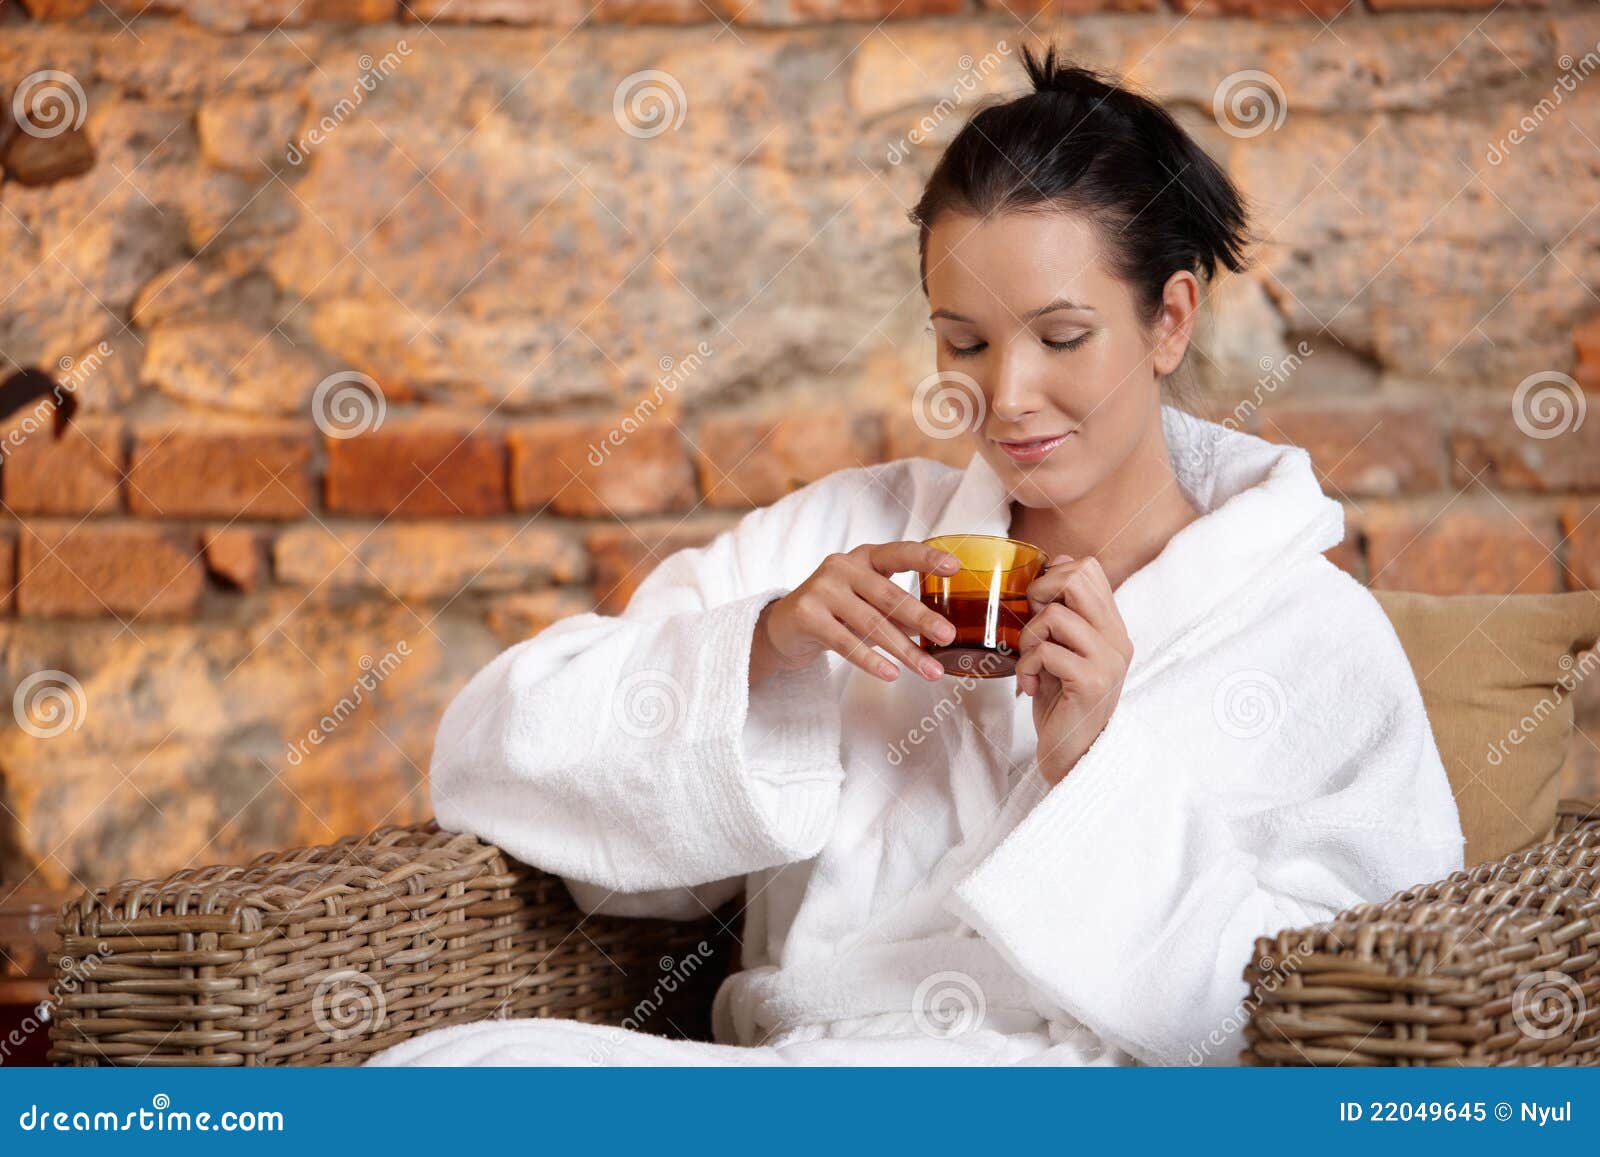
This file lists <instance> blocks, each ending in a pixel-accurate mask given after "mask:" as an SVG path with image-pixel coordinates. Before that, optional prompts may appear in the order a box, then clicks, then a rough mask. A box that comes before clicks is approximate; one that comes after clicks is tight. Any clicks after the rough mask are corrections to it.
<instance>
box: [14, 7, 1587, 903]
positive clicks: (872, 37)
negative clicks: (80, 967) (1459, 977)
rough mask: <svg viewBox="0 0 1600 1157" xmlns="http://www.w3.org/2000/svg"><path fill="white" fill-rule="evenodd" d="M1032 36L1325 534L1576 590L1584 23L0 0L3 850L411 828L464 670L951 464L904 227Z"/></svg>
mask: <svg viewBox="0 0 1600 1157" xmlns="http://www.w3.org/2000/svg"><path fill="white" fill-rule="evenodd" d="M1044 36H1053V37H1055V38H1057V39H1058V40H1059V41H1061V42H1062V43H1063V44H1064V45H1066V46H1067V47H1068V48H1069V49H1070V50H1072V51H1073V52H1075V53H1076V54H1078V55H1079V56H1081V57H1082V58H1083V59H1085V60H1087V61H1088V62H1090V63H1093V64H1097V65H1102V66H1107V67H1111V68H1115V69H1118V70H1120V71H1123V72H1125V73H1127V74H1129V75H1131V76H1132V77H1133V78H1134V79H1136V80H1138V81H1140V82H1142V83H1144V84H1146V85H1148V86H1149V87H1151V88H1152V89H1153V90H1154V91H1155V92H1156V93H1157V94H1159V95H1160V96H1162V97H1163V98H1164V99H1166V100H1167V101H1168V102H1169V103H1170V104H1171V106H1172V107H1173V108H1174V110H1175V111H1176V112H1177V113H1178V115H1179V116H1180V118H1181V119H1182V120H1183V122H1184V123H1185V124H1186V125H1187V126H1189V127H1190V128H1191V130H1192V131H1194V132H1195V133H1196V135H1197V136H1198V137H1199V138H1200V139H1201V140H1202V142H1203V143H1205V144H1206V146H1207V147H1208V148H1210V149H1211V150H1212V151H1213V153H1214V155H1216V156H1217V157H1218V158H1219V159H1221V160H1223V161H1225V162H1226V164H1227V165H1228V167H1229V169H1230V171H1232V172H1233V173H1234V174H1235V175H1236V176H1237V178H1238V179H1239V181H1240V182H1241V184H1242V186H1243V187H1244V189H1245V191H1246V192H1247V194H1248V195H1249V196H1250V197H1251V198H1252V200H1253V201H1254V203H1255V207H1256V212H1257V225H1258V229H1259V231H1260V232H1261V233H1263V234H1264V235H1265V237H1266V242H1265V244H1264V245H1263V246H1262V248H1261V249H1260V250H1259V251H1258V253H1257V258H1258V266H1257V268H1255V269H1254V270H1252V271H1251V272H1250V273H1249V274H1248V275H1245V276H1241V277H1235V278H1231V279H1229V280H1228V281H1226V282H1224V283H1222V284H1219V285H1218V286H1217V288H1216V291H1215V293H1214V295H1213V303H1212V304H1213V307H1214V308H1213V309H1212V310H1211V311H1210V316H1209V317H1208V319H1207V322H1206V325H1205V328H1204V331H1203V333H1202V334H1201V335H1200V338H1199V340H1198V341H1197V344H1196V346H1195V348H1194V350H1193V352H1192V354H1191V358H1190V362H1191V366H1190V369H1191V372H1192V376H1193V379H1194V382H1195V384H1196V385H1197V386H1199V387H1200V388H1201V389H1203V390H1204V391H1205V394H1206V397H1207V399H1208V401H1207V403H1206V405H1205V407H1204V408H1203V410H1202V412H1204V413H1206V414H1207V416H1210V417H1214V418H1217V419H1219V420H1221V419H1225V418H1229V417H1232V418H1233V419H1235V420H1236V421H1238V422H1239V423H1240V424H1242V425H1243V426H1244V427H1246V428H1248V429H1251V430H1253V431H1257V432H1260V433H1262V434H1263V435H1265V436H1267V437H1270V438H1273V439H1277V440H1282V441H1290V442H1295V443H1298V444H1302V445H1305V446H1307V447H1309V448H1310V450H1311V452H1312V455H1313V457H1314V459H1315V461H1316V463H1317V465H1318V468H1319V470H1320V471H1321V472H1322V474H1323V476H1324V479H1325V482H1326V485H1327V487H1328V489H1329V492H1330V493H1333V494H1335V495H1337V496H1338V497H1339V498H1340V499H1341V500H1342V501H1343V502H1344V504H1345V506H1346V509H1347V511H1348V514H1349V525H1350V527H1351V535H1350V537H1349V539H1348V540H1347V541H1346V543H1344V544H1343V546H1341V547H1340V548H1338V549H1337V550H1336V551H1335V552H1333V553H1334V557H1335V558H1336V560H1337V561H1338V562H1339V563H1340V565H1342V566H1345V567H1346V568H1348V569H1349V570H1351V571H1352V572H1353V573H1355V574H1357V575H1358V576H1360V577H1361V578H1362V579H1363V580H1364V581H1369V582H1371V583H1373V584H1374V585H1379V586H1386V587H1397V588H1417V589H1428V590H1435V591H1556V590H1561V589H1565V588H1577V587H1581V586H1595V585H1597V584H1600V519H1597V518H1594V517H1593V515H1594V512H1595V509H1596V505H1597V498H1596V496H1597V494H1600V420H1596V419H1595V418H1593V417H1590V418H1589V420H1588V421H1587V422H1583V421H1580V420H1578V419H1579V413H1578V412H1577V407H1578V406H1579V405H1580V403H1584V402H1586V396H1585V394H1584V391H1585V390H1588V391H1593V390H1595V389H1597V388H1600V293H1597V292H1596V289H1597V286H1600V217H1597V216H1595V215H1594V212H1595V207H1596V194H1597V192H1600V82H1597V81H1595V80H1593V79H1592V77H1591V75H1590V74H1591V73H1592V72H1593V71H1595V70H1596V68H1597V66H1600V56H1597V55H1596V54H1597V53H1600V47H1597V45H1600V13H1596V11H1595V9H1594V6H1593V5H1592V4H1583V5H1578V4H1571V5H1568V4H1564V3H1555V2H1553V3H1550V4H1548V5H1538V4H1528V5H1518V6H1514V7H1512V6H1502V5H1491V4H1490V3H1487V2H1474V0H1462V2H1460V3H1456V4H1419V3H1417V2H1416V0H1369V2H1368V4H1367V6H1366V7H1363V6H1362V4H1361V3H1360V2H1359V0H1357V2H1354V3H1343V2H1340V0H1303V2H1302V0H1183V2H1181V3H1179V4H1177V5H1176V6H1168V5H1166V4H1165V3H1163V2H1162V0H1105V2H1103V3H1096V2H1094V0H1062V2H1060V3H1057V4H1040V3H1037V2H1033V0H985V2H984V3H983V4H976V3H973V2H972V0H894V2H891V0H760V2H759V3H751V2H741V3H734V0H602V2H601V3H600V4H599V5H598V6H596V7H594V8H593V9H592V10H591V9H590V6H588V5H585V4H578V3H575V2H574V3H555V2H553V0H543V2H533V0H410V2H409V3H404V4H400V3H393V2H384V0H299V2H296V0H250V2H248V3H240V2H237V0H158V2H157V3H155V4H150V3H148V2H147V0H106V2H104V3H91V2H90V0H25V2H24V3H23V4H22V5H20V6H19V5H18V4H17V3H15V2H14V0H12V2H10V3H6V2H4V0H0V94H3V95H5V96H6V99H5V100H4V101H3V102H0V104H3V107H4V109H5V112H4V113H3V114H0V116H4V117H11V116H12V115H13V111H14V110H16V109H20V110H21V112H20V113H18V114H16V115H20V116H22V117H24V118H35V117H37V118H39V119H38V121H37V122H35V121H33V120H31V119H30V123H29V125H28V126H18V125H17V124H14V123H12V122H11V120H5V121H4V122H0V174H3V178H0V370H3V371H4V372H6V373H9V372H11V371H12V370H14V369H18V368H23V367H36V368H40V369H43V370H46V371H48V372H50V373H52V374H54V375H55V376H56V377H58V378H59V379H60V380H61V381H62V382H64V383H66V384H67V385H68V386H69V387H70V393H71V396H72V398H73V399H74V401H75V402H76V403H77V412H76V414H75V417H74V420H73V421H72V422H71V424H70V425H68V426H67V428H66V432H65V434H64V435H62V436H61V437H59V438H57V437H55V436H54V435H53V434H52V433H51V431H50V426H51V416H50V415H49V414H48V413H31V412H30V413H29V414H28V415H26V419H25V420H24V419H15V420H13V424H12V428H11V429H10V431H9V432H8V436H7V440H6V442H5V444H4V451H5V453H4V461H3V465H0V497H3V500H4V505H5V507H6V513H5V517H4V523H3V525H0V576H4V581H3V582H0V599H3V608H0V662H3V666H4V676H5V678H4V685H5V686H7V687H14V688H17V689H18V692H19V694H20V693H21V692H22V691H24V690H25V691H26V692H27V693H28V695H29V696H31V698H30V700H29V701H30V702H32V703H34V704H35V707H36V710H35V712H34V714H32V715H26V716H25V717H22V718H19V726H18V727H16V728H10V729H8V730H6V731H5V732H4V733H0V802H3V805H4V807H3V810H0V881H16V880H21V879H25V878H26V879H31V880H34V881H35V882H37V881H38V880H44V881H47V882H51V883H55V884H69V883H71V882H72V881H73V880H74V879H82V880H106V879H114V878H119V877H122V876H126V875H135V874H141V875H142V874H150V873H157V872H166V871H169V870H171V869H174V868H177V867H180V866H184V865H187V864H200V863H207V862H213V861H219V860H228V859H238V858H242V857H247V856H250V855H253V854H255V853H257V852H260V851H262V850H264V849H267V848H271V847H277V846H282V845H285V844H289V843H296V842H321V841H324V840H328V839H331V838H333V837H335V836H338V835H341V834H344V833H346V832H350V831H355V830H359V829H363V828H366V827H368V826H371V825H374V824H377V823H381V822H398V821H407V820H412V819H416V818H419V817H421V816H423V815H424V814H426V811H427V805H426V792H425V785H424V782H423V769H424V768H425V767H426V763H427V756H428V751H429V747H430V744H431V740H432V735H433V728H434V726H435V724H436V723H437V719H438V714H439V712H440V710H442V708H443V706H444V704H445V703H446V702H447V701H448V699H449V697H450V696H451V695H452V694H453V692H454V691H455V690H456V689H457V688H458V687H459V686H460V685H461V684H462V682H463V681H464V680H465V679H466V678H467V677H468V676H469V675H470V674H471V673H472V672H473V671H474V670H476V669H477V668H478V667H479V666H480V665H481V664H482V663H484V662H485V661H487V660H488V659H489V658H490V657H491V656H492V655H493V654H494V653H495V652H496V651H497V650H498V649H499V648H500V647H502V646H504V645H506V644H508V643H511V642H514V641H516V640H518V639H521V638H524V637H526V636H527V635H528V634H530V633H532V632H534V631H537V630H538V629H540V628H541V627H543V626H544V625H546V624H548V623H549V622H551V621H553V620H555V619H557V618H559V617H561V616H563V615H566V614H569V613H572V612H574V611H577V610H583V609H588V608H590V607H594V606H599V607H601V608H604V609H608V610H616V609H618V608H620V607H621V606H622V605H623V604H624V603H625V601H626V599H627V597H628V595H629V593H630V592H631V591H632V590H633V589H634V587H635V586H636V585H637V583H638V582H639V580H640V579H641V578H642V577H643V576H644V575H645V574H646V573H648V571H649V568H650V567H651V566H652V565H653V564H654V562H655V561H656V560H658V559H659V558H660V557H662V556H664V555H665V554H666V553H668V552H670V551H671V550H673V549H676V548H677V547H679V546H684V545H690V544H693V543H698V542H702V541H704V540H705V539H706V538H707V537H709V536H710V535H711V534H713V533H715V532H716V531H717V530H719V529H721V528H722V527H724V526H727V525H729V524H730V523H731V522H732V521H734V520H735V519H736V518H737V517H738V516H739V514H740V512H741V511H743V510H746V509H749V508H750V507H751V506H753V505H758V504H763V503H766V502H770V501H772V500H773V499H775V498H777V497H778V496H779V495H781V494H783V493H785V492H786V491H787V490H789V489H791V488H792V487H794V486H795V485H797V484H800V483H803V482H805V481H808V480H810V479H812V478H815V477H818V476H820V475H822V474H824V473H827V472H829V471H832V470H835V469H838V468H840V467H844V466H850V465H854V464H856V463H866V462H876V461H881V460H884V459H887V458H893V457H899V456H903V455H906V454H912V453H928V454H932V455H934V456H938V457H941V458H944V459H946V460H949V461H960V460H962V459H963V458H964V453H965V452H964V449H963V448H961V446H960V444H959V443H957V442H953V441H950V440H945V439H939V438H931V437H929V435H928V434H926V433H925V432H924V427H925V426H926V423H925V422H924V423H919V422H918V421H917V420H916V416H915V415H913V413H912V407H911V401H910V399H911V396H912V390H913V387H914V386H915V384H916V383H917V382H918V381H919V380H921V379H922V378H924V377H925V375H927V374H928V372H929V371H930V370H931V368H932V346H931V339H930V338H929V337H928V336H927V335H926V333H925V332H924V327H925V325H926V314H925V305H924V303H923V300H922V298H921V295H920V292H919V291H918V289H917V280H916V246H915V236H914V234H913V233H912V231H911V229H910V228H909V226H908V225H907V224H906V222H905V216H904V215H905V210H906V208H907V207H908V206H909V205H910V204H911V203H912V202H913V201H914V200H915V198H916V195H917V192H918V190H919V188H920V183H921V181H922V179H923V178H924V176H925V175H926V173H927V171H928V169H929V167H930V165H931V163H932V160H933V158H934V157H935V156H936V154H937V150H938V148H939V146H940V145H941V144H942V142H943V141H944V140H947V139H948V137H949V135H950V133H951V132H953V130H954V129H955V128H956V127H957V126H958V124H959V123H960V120H961V117H962V114H963V113H964V111H965V110H966V109H967V108H968V107H969V106H970V104H971V102H972V101H973V100H974V99H975V98H976V97H977V95H979V94H981V93H987V92H1002V91H1014V90H1015V89H1016V87H1017V83H1018V82H1017V79H1016V78H1017V75H1018V64H1017V47H1018V46H1019V45H1020V44H1021V43H1022V42H1024V41H1025V40H1027V39H1030V38H1037V37H1044ZM47 72H48V73H51V74H54V75H53V77H46V78H44V79H40V74H41V73H47ZM62 78H65V79H62ZM41 85H43V86H44V91H46V94H47V95H49V94H53V95H54V97H55V98H56V99H55V101H54V105H53V108H54V113H53V115H54V117H55V119H51V116H52V111H51V110H52V104H51V102H50V101H49V100H44V99H41V96H40V93H41V89H40V88H39V86H41ZM18 89H22V90H23V91H20V92H19V91H15V90H18ZM1233 96H1238V97H1239V100H1238V101H1237V102H1235V101H1232V100H1230V99H1229V98H1231V97H1233ZM13 97H15V99H13ZM1252 117H1253V119H1252ZM29 127H31V129H32V130H33V131H25V129H26V128H29ZM1562 404H1564V405H1565V407H1566V409H1565V410H1564V411H1563V410H1562V409H1561V405H1562ZM1547 434H1548V435H1553V436H1548V437H1546V436H1544V435H1547ZM1579 695H1580V715H1581V718H1582V720H1583V722H1584V726H1585V734H1584V735H1582V736H1580V737H1579V739H1578V741H1577V743H1576V744H1575V748H1574V752H1573V757H1572V761H1571V764H1570V766H1569V768H1568V781H1567V788H1568V790H1569V792H1574V793H1576V792H1580V791H1587V792H1590V793H1594V792H1597V791H1600V772H1597V769H1600V759H1597V758H1596V753H1597V752H1600V746H1597V744H1600V694H1597V693H1596V692H1595V689H1594V688H1591V687H1582V688H1581V689H1580V692H1579ZM52 711H54V713H53V714H52ZM8 722H9V721H8ZM23 723H25V724H26V725H25V726H24V725H22V724H23Z"/></svg>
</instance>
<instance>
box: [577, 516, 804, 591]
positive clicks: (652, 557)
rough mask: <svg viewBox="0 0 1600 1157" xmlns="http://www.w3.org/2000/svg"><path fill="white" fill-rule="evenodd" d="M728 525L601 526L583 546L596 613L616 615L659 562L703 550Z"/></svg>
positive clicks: (590, 535) (695, 523) (589, 536)
mask: <svg viewBox="0 0 1600 1157" xmlns="http://www.w3.org/2000/svg"><path fill="white" fill-rule="evenodd" d="M731 525H732V523H731V522H694V523H688V524H686V525H683V526H672V525H666V526H657V527H651V526H602V527H597V528H596V529H594V530H592V531H590V532H589V534H588V536H587V538H586V539H585V540H584V545H585V547H587V549H588V551H589V558H590V561H591V563H592V565H593V567H594V600H595V605H596V607H597V609H599V610H601V611H603V612H605V613H607V614H618V613H620V612H621V611H622V610H623V609H624V608H625V607H626V606H627V605H628V600H629V599H631V598H632V597H633V592H634V591H635V590H637V589H638V588H639V584H640V583H642V582H643V581H644V580H645V577H646V576H647V575H649V573H650V572H651V571H653V570H655V568H656V566H657V565H658V564H659V563H660V562H661V560H662V559H664V558H666V557H667V556H668V555H670V554H672V553H674V552H675V551H679V550H683V549H684V548H685V547H691V546H703V545H704V544H705V543H707V542H710V541H711V539H713V538H715V537H716V535H717V533H718V532H719V531H721V530H722V529H724V528H725V527H726V526H731ZM818 561H819V562H820V561H821V560H820V559H819V560H818Z"/></svg>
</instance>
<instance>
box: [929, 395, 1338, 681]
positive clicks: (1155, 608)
mask: <svg viewBox="0 0 1600 1157" xmlns="http://www.w3.org/2000/svg"><path fill="white" fill-rule="evenodd" d="M1161 420H1162V425H1163V428H1164V430H1165V432H1166V439H1167V451H1168V456H1169V458H1170V460H1171V462H1172V466H1173V473H1174V474H1175V476H1176V478H1177V481H1178V485H1179V486H1180V487H1181V488H1182V489H1183V491H1184V493H1185V494H1186V495H1187V496H1188V498H1189V500H1190V501H1191V502H1193V503H1194V505H1195V508H1196V509H1198V510H1199V511H1200V512H1201V516H1200V517H1199V518H1197V519H1196V520H1195V521H1194V522H1191V523H1190V524H1189V525H1188V526H1185V527H1184V528H1183V529H1182V530H1180V531H1178V532H1177V533H1176V534H1175V535H1173V536H1172V538H1171V539H1169V540H1168V541H1167V544H1166V546H1165V547H1164V548H1163V549H1162V551H1161V553H1160V554H1158V555H1157V556H1156V557H1155V558H1154V559H1152V560H1151V561H1150V562H1148V563H1146V564H1145V565H1144V566H1143V567H1141V568H1140V569H1139V570H1137V571H1135V572H1134V573H1133V574H1131V575H1129V576H1128V577H1127V578H1126V579H1124V580H1123V582H1122V584H1121V585H1120V586H1118V587H1117V588H1116V590H1115V592H1113V593H1114V596H1115V599H1116V603H1117V609H1118V611H1119V612H1121V614H1122V619H1123V622H1124V623H1125V624H1126V626H1127V628H1128V635H1129V638H1130V639H1131V641H1132V642H1133V646H1134V667H1139V666H1141V665H1144V664H1146V663H1148V661H1149V660H1150V659H1151V658H1153V657H1155V656H1156V655H1158V654H1159V653H1161V652H1163V651H1165V650H1166V649H1167V648H1168V647H1169V646H1170V644H1171V643H1172V642H1173V641H1175V640H1176V639H1178V638H1179V637H1181V636H1182V635H1183V634H1184V633H1185V632H1186V631H1187V630H1188V629H1189V628H1191V627H1192V626H1194V625H1195V624H1196V623H1198V622H1201V621H1204V620H1205V619H1207V618H1208V617H1210V616H1211V615H1212V613H1213V612H1214V611H1216V610H1218V609H1219V608H1222V607H1223V606H1224V605H1225V604H1226V603H1228V602H1229V601H1230V600H1234V599H1236V598H1238V597H1240V596H1242V595H1244V594H1246V593H1248V591H1249V589H1250V588H1252V587H1255V586H1259V585H1261V584H1262V583H1263V582H1264V580H1265V579H1267V578H1268V577H1269V576H1270V575H1272V574H1273V573H1275V572H1276V571H1277V570H1278V569H1279V568H1281V567H1284V566H1286V565H1289V564H1290V563H1292V562H1295V561H1298V560H1299V559H1301V558H1304V557H1305V556H1307V555H1310V554H1320V553H1322V552H1323V551H1325V550H1327V549H1329V548H1330V547H1333V546H1336V545H1338V543H1340V542H1341V541H1343V539H1344V508H1343V507H1342V506H1341V505H1340V504H1339V503H1338V502H1337V501H1336V500H1334V499H1332V498H1330V497H1328V496H1327V495H1326V494H1324V493H1323V492H1322V487H1321V485H1320V484H1319V483H1318V482H1317V478H1316V474H1315V472H1314V471H1313V470H1312V467H1311V456H1310V455H1309V454H1308V453H1307V452H1306V451H1305V450H1304V449H1302V448H1300V447H1298V446H1283V445H1277V444H1275V443H1272V442H1268V441H1266V440H1265V439H1263V438H1259V437H1256V436H1255V435H1253V434H1247V433H1245V432H1243V431H1241V430H1235V429H1230V428H1229V427H1227V426H1225V425H1222V424H1221V423H1218V422H1212V421H1208V420H1206V419H1204V418H1199V417H1196V416H1195V415H1193V414H1189V413H1186V412H1185V411H1183V410H1179V409H1177V408H1176V407H1173V406H1170V405H1163V406H1162V408H1161ZM1009 529H1010V496H1009V492H1008V491H1007V489H1006V487H1005V483H1004V482H1003V481H1002V480H1001V478H1000V476H999V475H998V474H996V473H995V471H994V468H993V467H991V466H990V465H989V463H988V462H987V461H986V460H985V459H984V457H983V455H982V454H974V455H973V456H972V460H971V461H970V462H969V463H968V464H967V467H966V469H965V471H964V472H963V473H962V475H961V478H960V481H959V482H958V483H957V485H956V488H955V491H954V492H953V493H952V494H951V496H950V499H949V501H948V502H947V503H946V504H945V507H944V509H943V510H942V511H941V512H940V514H939V515H938V516H937V517H936V518H935V520H934V523H933V526H932V528H931V529H930V530H929V532H928V535H927V537H930V538H931V537H933V536H935V535H940V534H960V533H963V532H965V533H972V534H994V535H1001V536H1004V535H1006V534H1007V533H1008V531H1009ZM1129 678H1130V679H1132V678H1133V671H1132V670H1130V672H1129Z"/></svg>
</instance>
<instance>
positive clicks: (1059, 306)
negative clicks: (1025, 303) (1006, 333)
mask: <svg viewBox="0 0 1600 1157" xmlns="http://www.w3.org/2000/svg"><path fill="white" fill-rule="evenodd" d="M1063 309H1078V310H1082V311H1083V312H1085V313H1093V312H1094V306H1092V305H1084V304H1082V303H1081V302H1077V301H1069V300H1068V299H1067V298H1065V297H1058V298H1056V299H1055V300H1054V301H1052V302H1050V303H1049V304H1048V305H1041V306H1040V307H1039V308H1038V309H1035V310H1031V311H1029V312H1028V313H1025V314H1023V315H1022V320H1023V321H1032V320H1033V319H1034V318H1036V317H1043V316H1044V315H1045V314H1047V313H1056V312H1058V311H1060V310H1063ZM936 317H947V318H949V319H950V320H951V321H964V322H966V323H967V324H968V325H976V324H977V322H975V321H973V320H972V318H970V317H965V316H963V315H962V314H959V313H957V312H955V311H954V310H952V309H936V310H934V311H933V312H932V313H930V314H929V315H928V320H929V321H932V320H933V319H934V318H936Z"/></svg>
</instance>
